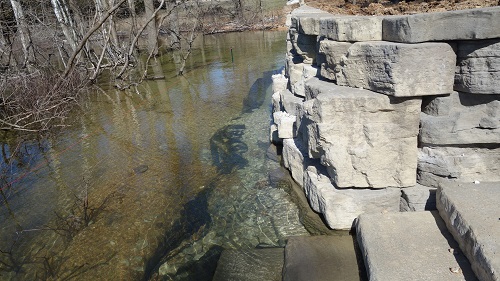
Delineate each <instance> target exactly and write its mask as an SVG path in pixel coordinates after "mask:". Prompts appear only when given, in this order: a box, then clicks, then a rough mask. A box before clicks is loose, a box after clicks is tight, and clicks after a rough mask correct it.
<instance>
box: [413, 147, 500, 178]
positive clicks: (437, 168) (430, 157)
mask: <svg viewBox="0 0 500 281" xmlns="http://www.w3.org/2000/svg"><path fill="white" fill-rule="evenodd" d="M499 163H500V148H480V147H423V148H421V149H419V157H418V182H419V183H420V184H422V185H425V186H438V185H439V184H440V183H443V182H450V181H457V182H474V181H479V182H483V181H500V165H499Z"/></svg>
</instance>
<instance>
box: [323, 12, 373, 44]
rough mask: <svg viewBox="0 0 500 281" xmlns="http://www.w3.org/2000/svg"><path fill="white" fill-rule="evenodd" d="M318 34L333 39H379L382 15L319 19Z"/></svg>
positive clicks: (356, 40)
mask: <svg viewBox="0 0 500 281" xmlns="http://www.w3.org/2000/svg"><path fill="white" fill-rule="evenodd" d="M319 29H320V30H319V35H320V36H324V37H326V38H329V39H332V40H335V41H344V42H358V41H381V40H382V17H372V16H366V17H365V16H334V17H325V18H323V19H321V20H320V21H319Z"/></svg>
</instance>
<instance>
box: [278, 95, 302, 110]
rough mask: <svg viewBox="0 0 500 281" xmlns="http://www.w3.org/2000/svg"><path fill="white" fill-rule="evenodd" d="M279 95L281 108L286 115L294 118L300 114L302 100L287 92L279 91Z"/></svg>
mask: <svg viewBox="0 0 500 281" xmlns="http://www.w3.org/2000/svg"><path fill="white" fill-rule="evenodd" d="M279 94H280V97H281V98H280V99H281V103H282V105H283V108H284V109H285V111H286V112H287V113H288V114H291V115H295V116H298V115H299V114H301V112H302V107H303V105H302V102H303V100H304V99H303V98H301V97H298V96H295V95H294V94H292V92H290V91H288V90H284V91H281V92H280V93H279Z"/></svg>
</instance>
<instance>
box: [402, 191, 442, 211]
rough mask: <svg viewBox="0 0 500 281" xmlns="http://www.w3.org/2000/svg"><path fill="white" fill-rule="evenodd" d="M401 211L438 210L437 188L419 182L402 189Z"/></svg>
mask: <svg viewBox="0 0 500 281" xmlns="http://www.w3.org/2000/svg"><path fill="white" fill-rule="evenodd" d="M401 193H402V195H401V211H402V212H415V211H433V210H436V188H435V187H428V186H424V185H420V184H417V185H415V186H412V187H407V188H402V189H401Z"/></svg>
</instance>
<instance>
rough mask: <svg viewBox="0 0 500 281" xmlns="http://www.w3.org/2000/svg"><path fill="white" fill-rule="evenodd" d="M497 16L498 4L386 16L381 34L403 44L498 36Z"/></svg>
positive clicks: (499, 12) (499, 32) (498, 14)
mask: <svg viewBox="0 0 500 281" xmlns="http://www.w3.org/2000/svg"><path fill="white" fill-rule="evenodd" d="M499 18H500V7H490V8H481V9H472V10H461V11H449V12H443V13H427V14H417V15H411V16H396V17H386V18H384V20H383V21H382V30H383V31H382V35H383V36H382V37H383V40H385V41H395V42H405V43H418V42H426V41H445V40H472V39H489V38H498V37H500V21H499V20H498V19H499Z"/></svg>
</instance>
